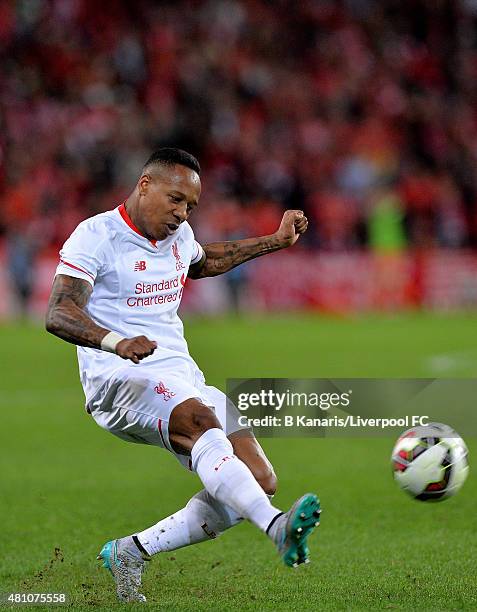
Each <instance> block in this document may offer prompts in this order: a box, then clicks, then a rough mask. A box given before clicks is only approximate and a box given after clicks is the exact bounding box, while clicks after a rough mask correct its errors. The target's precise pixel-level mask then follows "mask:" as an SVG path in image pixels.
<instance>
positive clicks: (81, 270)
mask: <svg viewBox="0 0 477 612" xmlns="http://www.w3.org/2000/svg"><path fill="white" fill-rule="evenodd" d="M60 263H61V264H64V265H65V266H68V267H70V268H73V270H78V272H83V274H87V275H88V276H89V277H90V278H91V279H92V280H94V276H93V275H92V274H90V273H89V272H87V271H86V270H83V269H82V268H78V266H74V265H73V264H70V263H68V262H67V261H65V260H64V259H60Z"/></svg>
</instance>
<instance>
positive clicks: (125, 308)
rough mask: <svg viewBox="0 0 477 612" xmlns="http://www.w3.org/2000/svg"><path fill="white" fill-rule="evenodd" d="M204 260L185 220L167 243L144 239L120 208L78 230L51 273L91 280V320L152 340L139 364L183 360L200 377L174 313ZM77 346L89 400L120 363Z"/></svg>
mask: <svg viewBox="0 0 477 612" xmlns="http://www.w3.org/2000/svg"><path fill="white" fill-rule="evenodd" d="M202 255H203V249H202V247H201V246H200V244H199V243H198V242H196V241H195V239H194V233H193V231H192V228H191V227H190V225H189V224H188V223H187V222H184V223H182V224H181V225H180V226H179V229H178V230H177V231H176V232H175V233H174V234H172V235H171V236H168V237H167V238H166V239H165V240H160V241H149V240H148V239H147V238H145V237H144V236H142V234H141V233H140V232H139V230H138V229H137V228H136V227H135V225H134V224H133V222H132V221H131V219H130V217H129V215H128V213H127V211H126V209H125V207H124V205H123V204H122V205H121V206H119V207H118V208H115V209H114V210H111V211H108V212H105V213H101V214H99V215H96V216H94V217H91V218H90V219H86V221H83V222H82V223H80V224H79V225H78V227H77V228H76V229H75V230H74V232H73V233H72V234H71V236H70V237H69V238H68V240H67V241H66V242H65V244H64V245H63V248H62V249H61V251H60V263H59V265H58V267H57V269H56V274H66V275H68V276H74V277H76V278H81V279H84V280H86V281H88V282H89V283H91V285H92V287H93V293H92V294H91V297H90V300H89V302H88V306H87V312H88V314H89V315H90V316H91V318H92V319H93V321H95V323H97V324H98V325H100V326H101V327H105V328H106V329H109V330H111V331H115V332H117V333H119V334H121V335H123V336H125V337H128V338H131V337H134V336H140V335H144V336H147V337H148V338H149V339H150V340H155V341H156V342H157V345H158V346H157V349H156V350H155V352H154V354H153V355H151V356H150V357H146V358H145V359H144V360H143V361H142V362H141V364H142V363H144V364H145V363H146V362H148V363H150V362H152V361H157V360H161V359H168V360H169V359H172V358H174V357H180V358H182V359H186V360H187V361H189V362H190V365H191V366H192V367H193V368H194V369H197V371H199V372H200V370H198V368H197V366H196V365H195V363H194V361H193V360H192V358H191V357H190V355H189V351H188V348H187V343H186V341H185V338H184V330H183V325H182V321H181V320H180V318H179V316H178V314H177V309H178V307H179V304H180V301H181V297H182V292H183V288H184V285H185V282H186V278H187V273H188V270H189V266H190V265H191V264H193V263H196V262H198V261H199V260H200V259H201V257H202ZM77 348H78V361H79V368H80V377H81V383H82V385H83V389H84V392H85V395H86V402H87V403H88V401H89V400H91V399H92V398H93V397H94V395H95V394H96V393H97V392H98V390H99V389H100V388H101V387H102V386H103V385H104V384H105V383H106V382H107V381H108V380H109V379H110V377H111V375H112V374H113V372H115V371H116V370H117V369H118V368H120V367H122V366H124V360H122V359H121V358H120V357H118V356H117V355H115V354H113V353H108V352H106V351H102V350H98V349H92V348H85V347H81V346H79V347H77ZM136 367H140V365H138V366H136Z"/></svg>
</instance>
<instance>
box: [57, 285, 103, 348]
mask: <svg viewBox="0 0 477 612" xmlns="http://www.w3.org/2000/svg"><path fill="white" fill-rule="evenodd" d="M91 293H92V288H91V285H90V283H88V281H85V280H83V279H81V278H74V277H72V276H67V275H66V274H58V276H57V277H56V278H55V281H54V283H53V288H52V290H51V295H50V301H49V303H48V311H47V314H46V325H45V326H46V329H47V330H48V331H49V332H50V333H52V334H54V335H55V336H58V337H59V338H62V339H63V340H66V341H67V342H71V343H72V344H78V345H79V346H88V347H91V348H100V346H101V340H102V339H103V338H104V336H105V335H106V334H107V333H108V332H109V330H108V329H105V328H104V327H100V326H99V325H96V323H95V322H94V321H93V319H91V317H90V316H89V315H88V314H87V313H86V311H85V307H86V304H87V303H88V300H89V297H90V295H91Z"/></svg>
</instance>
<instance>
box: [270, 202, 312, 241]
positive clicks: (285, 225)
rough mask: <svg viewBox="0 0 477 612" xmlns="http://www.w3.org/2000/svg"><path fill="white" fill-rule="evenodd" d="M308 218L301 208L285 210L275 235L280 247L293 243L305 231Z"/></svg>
mask: <svg viewBox="0 0 477 612" xmlns="http://www.w3.org/2000/svg"><path fill="white" fill-rule="evenodd" d="M307 227H308V219H307V218H306V217H305V215H304V214H303V211H302V210H286V211H285V212H284V213H283V218H282V221H281V223H280V227H279V228H278V230H277V232H276V234H275V236H276V237H277V238H278V240H279V242H280V244H281V246H282V247H289V246H292V245H293V244H295V242H296V241H297V240H298V238H299V237H300V235H301V234H304V233H305V232H306V228H307Z"/></svg>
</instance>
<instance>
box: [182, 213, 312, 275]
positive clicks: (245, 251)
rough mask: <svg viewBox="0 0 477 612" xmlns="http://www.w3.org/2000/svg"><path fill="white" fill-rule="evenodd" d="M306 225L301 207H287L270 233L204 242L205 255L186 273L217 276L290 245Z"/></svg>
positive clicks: (306, 221) (303, 230)
mask: <svg viewBox="0 0 477 612" xmlns="http://www.w3.org/2000/svg"><path fill="white" fill-rule="evenodd" d="M307 227H308V220H307V218H306V217H305V216H304V215H303V212H302V211H301V210H287V211H286V212H285V213H284V215H283V218H282V221H281V223H280V227H279V228H278V230H277V231H276V232H275V233H274V234H271V235H270V236H261V237H259V238H246V239H245V240H231V241H228V242H214V243H212V244H206V245H205V246H204V256H203V257H202V259H201V260H200V261H199V262H197V263H196V264H194V265H192V266H191V267H190V269H189V274H188V276H189V277H190V278H193V279H196V278H205V277H207V276H217V275H219V274H223V273H224V272H228V271H229V270H231V269H232V268H235V266H238V265H239V264H241V263H244V262H245V261H249V260H250V259H255V257H260V256H261V255H266V254H267V253H273V252H274V251H278V250H280V249H284V248H286V247H289V246H292V245H293V244H295V242H296V241H297V240H298V238H299V237H300V235H301V234H303V233H304V232H305V231H306V228H307Z"/></svg>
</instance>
